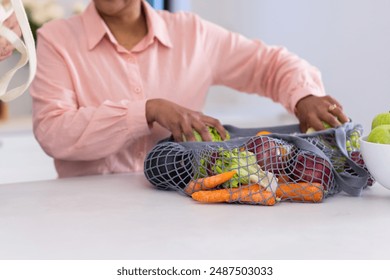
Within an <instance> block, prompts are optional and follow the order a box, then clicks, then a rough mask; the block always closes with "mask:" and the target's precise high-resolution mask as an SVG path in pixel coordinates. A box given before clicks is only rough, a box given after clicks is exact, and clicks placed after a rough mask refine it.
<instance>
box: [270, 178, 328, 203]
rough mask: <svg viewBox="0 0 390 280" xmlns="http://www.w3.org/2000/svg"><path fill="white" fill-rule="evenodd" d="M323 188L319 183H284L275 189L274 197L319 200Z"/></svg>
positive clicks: (321, 196) (308, 200)
mask: <svg viewBox="0 0 390 280" xmlns="http://www.w3.org/2000/svg"><path fill="white" fill-rule="evenodd" d="M323 189H324V188H323V186H322V185H321V184H319V183H303V182H302V183H285V184H280V185H279V186H278V188H277V189H276V197H278V198H280V199H282V200H284V199H285V200H293V201H302V202H303V201H306V202H321V201H322V200H323V198H324V191H323Z"/></svg>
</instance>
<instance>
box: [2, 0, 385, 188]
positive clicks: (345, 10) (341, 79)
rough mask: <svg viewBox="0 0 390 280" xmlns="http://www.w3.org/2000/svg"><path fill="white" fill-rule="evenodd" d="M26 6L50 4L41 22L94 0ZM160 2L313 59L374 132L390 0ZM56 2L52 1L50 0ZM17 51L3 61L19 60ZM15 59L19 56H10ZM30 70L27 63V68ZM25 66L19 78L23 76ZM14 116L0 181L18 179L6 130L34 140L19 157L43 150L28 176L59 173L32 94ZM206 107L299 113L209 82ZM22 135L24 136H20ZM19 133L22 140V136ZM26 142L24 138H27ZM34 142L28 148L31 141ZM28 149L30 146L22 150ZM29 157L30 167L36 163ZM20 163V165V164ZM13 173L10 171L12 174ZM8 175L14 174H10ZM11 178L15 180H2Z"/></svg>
mask: <svg viewBox="0 0 390 280" xmlns="http://www.w3.org/2000/svg"><path fill="white" fill-rule="evenodd" d="M24 2H25V5H26V8H27V6H28V5H30V7H32V6H31V5H33V6H34V5H35V6H37V5H39V4H42V3H46V4H48V3H49V2H51V4H53V3H54V5H52V8H50V9H49V8H47V7H48V6H46V8H45V9H42V8H41V9H40V14H39V13H38V15H36V14H35V20H36V21H38V25H39V24H40V23H42V21H47V20H50V17H54V18H55V17H68V16H71V15H72V14H74V13H78V12H80V11H82V9H83V8H84V7H85V6H86V5H87V4H88V3H89V1H88V0H84V1H72V0H24ZM149 2H151V3H152V4H153V5H155V7H156V8H157V9H169V10H171V11H174V12H176V11H190V12H195V13H197V14H199V15H200V16H201V17H203V18H204V19H206V20H209V21H212V22H215V23H217V24H219V25H221V26H224V27H225V28H227V29H230V30H232V31H234V32H239V33H242V34H243V35H245V36H247V37H249V38H253V39H261V40H263V41H264V42H266V43H267V44H270V45H282V46H285V47H287V48H288V49H289V50H290V51H292V52H294V53H296V54H298V55H299V56H301V57H302V58H304V59H306V60H308V61H309V62H310V63H311V64H313V65H315V66H316V67H317V68H319V69H320V70H321V72H322V76H323V81H324V84H325V88H326V89H327V92H328V93H329V94H331V95H333V96H334V97H335V98H336V99H338V100H339V101H340V102H341V103H342V104H343V106H344V109H345V111H346V112H347V114H348V115H349V116H350V118H351V119H352V120H353V121H354V122H355V123H360V124H362V125H363V127H364V130H365V131H366V132H369V130H370V124H371V120H372V118H373V117H374V116H375V115H376V114H378V113H380V112H386V111H389V110H390V78H389V76H390V53H389V51H388V50H389V49H390V37H389V36H388V30H390V17H389V16H388V11H389V10H390V1H388V0H376V1H359V0H358V1H356V0H343V1H338V0H327V1H310V0H294V1H288V0H240V1H238V0H223V1H221V0H169V1H167V0H165V1H164V0H157V1H153V0H151V1H149ZM49 4H50V3H49ZM16 60H17V55H15V57H13V58H11V59H10V60H8V61H6V62H1V63H0V73H1V72H2V71H4V70H3V69H4V68H5V63H14V62H15V61H16ZM12 61H14V62H12ZM26 71H27V70H26ZM26 71H24V72H23V71H19V72H20V73H18V75H17V76H16V77H15V79H14V81H13V82H14V83H18V80H21V79H22V80H23V79H24V77H25V75H27V72H26ZM7 109H8V114H7V115H8V116H7V117H6V118H3V120H2V121H1V122H0V141H2V143H3V145H2V147H0V183H1V182H4V180H5V181H7V180H9V181H11V180H20V176H18V175H17V176H13V175H10V174H11V173H10V171H7V170H6V169H7V166H9V162H10V160H9V159H10V157H12V159H13V160H14V161H16V159H15V158H17V156H16V154H15V153H16V152H15V151H12V153H11V152H10V151H11V150H12V149H10V148H8V150H7V147H8V146H9V145H6V143H10V142H12V141H14V142H15V141H16V142H17V140H15V139H12V140H9V141H6V139H9V138H7V137H11V138H12V137H16V136H15V135H19V136H20V135H22V134H23V135H28V137H30V138H29V139H30V140H31V143H30V144H26V143H24V142H21V145H23V146H24V148H20V147H19V148H18V149H16V148H15V150H19V151H21V152H19V154H20V158H18V159H17V160H20V159H22V158H23V159H24V160H25V161H26V159H27V158H29V154H28V153H30V154H31V153H32V152H34V153H35V155H36V156H38V155H41V162H42V164H44V165H45V166H44V167H42V168H40V169H39V168H38V169H39V170H34V171H31V175H30V176H27V177H28V178H27V177H26V176H25V178H26V179H30V180H32V179H35V178H39V179H41V178H52V177H53V176H55V174H54V171H53V170H54V169H53V167H52V161H51V159H49V158H47V157H46V156H45V155H44V154H43V152H42V151H40V148H39V146H38V145H37V144H36V143H35V142H34V139H33V137H32V134H31V98H30V96H29V94H28V93H26V94H24V95H23V96H22V97H20V98H18V99H16V100H15V101H12V102H11V103H9V104H7ZM205 112H206V113H207V114H209V115H212V116H215V117H217V118H219V119H220V120H221V122H222V123H225V124H227V123H228V124H233V125H238V126H242V127H244V126H245V127H255V126H273V125H281V124H289V123H296V119H295V117H294V116H292V115H289V114H288V113H286V111H285V109H284V108H283V107H281V106H280V105H278V104H275V103H273V102H272V101H270V100H268V99H266V98H259V97H258V96H252V95H248V94H243V93H238V92H235V91H233V90H231V89H228V88H225V87H214V88H212V89H210V94H209V98H208V102H207V105H206V107H205ZM19 138H20V137H19ZM19 138H18V139H19ZM23 143H24V144H23ZM26 147H28V149H27V148H26ZM23 149H25V150H23ZM34 162H35V161H33V160H32V161H31V164H29V166H30V167H31V166H34ZM15 164H20V162H19V161H18V163H15ZM7 172H8V173H7ZM7 174H8V175H7ZM7 177H9V178H10V179H4V178H7Z"/></svg>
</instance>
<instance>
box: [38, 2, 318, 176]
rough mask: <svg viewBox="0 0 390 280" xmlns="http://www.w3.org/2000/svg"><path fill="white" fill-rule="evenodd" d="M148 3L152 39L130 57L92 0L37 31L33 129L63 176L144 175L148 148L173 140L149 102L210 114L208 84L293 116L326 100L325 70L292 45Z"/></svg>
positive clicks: (146, 40)
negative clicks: (149, 116)
mask: <svg viewBox="0 0 390 280" xmlns="http://www.w3.org/2000/svg"><path fill="white" fill-rule="evenodd" d="M143 5H144V9H145V12H146V18H147V24H148V35H147V36H146V37H145V38H144V39H143V40H142V41H141V42H140V43H139V44H138V45H136V46H135V47H134V48H133V49H132V50H131V51H127V50H126V49H125V48H123V47H122V46H120V45H119V44H118V43H117V41H116V39H115V38H114V36H113V35H112V33H111V32H110V30H109V29H108V27H107V26H106V24H105V23H104V21H103V20H102V19H101V17H100V16H99V15H98V13H97V11H96V9H95V6H94V4H93V2H91V3H90V4H89V6H88V7H87V9H86V11H85V12H84V13H83V14H81V15H79V16H74V17H71V18H69V19H64V20H58V21H52V22H50V23H48V24H46V25H45V26H44V27H42V28H41V29H40V30H39V32H38V47H37V55H38V69H37V75H36V78H35V80H34V82H33V84H32V86H31V90H30V93H31V95H32V97H33V121H34V133H35V136H36V138H37V140H38V141H39V143H40V145H41V146H42V148H43V149H44V151H45V152H46V153H47V154H48V155H50V156H52V157H53V158H54V159H55V166H56V169H57V172H58V174H59V176H60V177H67V176H77V175H87V174H106V173H119V172H132V171H142V170H143V162H144V158H145V156H146V154H147V152H148V151H149V150H150V149H151V148H152V147H153V146H154V145H155V144H156V142H157V141H158V140H160V139H162V138H165V137H167V136H169V132H168V131H166V130H165V129H163V128H162V127H161V126H159V125H158V124H154V126H153V127H152V128H150V127H149V126H148V124H147V122H146V118H145V103H146V101H147V100H148V99H153V98H165V99H168V100H171V101H173V102H176V103H178V104H180V105H182V106H185V107H187V108H190V109H192V110H197V111H201V110H202V108H203V106H204V103H205V99H206V94H207V91H208V89H209V87H210V86H212V85H225V86H229V87H232V88H234V89H237V90H239V91H243V92H248V93H256V94H259V95H263V96H267V97H269V98H272V99H273V100H274V101H275V102H279V103H281V104H282V105H283V106H285V107H286V108H287V110H289V111H290V112H293V110H294V107H295V104H296V103H297V101H298V100H299V99H301V98H302V97H304V96H306V95H309V94H314V95H325V92H324V89H323V85H322V82H321V78H320V74H319V72H318V71H317V70H316V69H315V68H314V67H312V66H310V65H309V64H308V63H307V62H306V61H304V60H302V59H300V58H298V57H297V56H295V55H293V54H291V53H289V52H288V51H287V50H286V49H284V48H280V47H271V46H267V45H265V44H264V43H263V42H261V41H258V40H249V39H247V38H245V37H243V36H241V35H239V34H236V33H232V32H230V31H227V30H225V29H223V28H221V27H218V26H217V25H214V24H212V23H210V22H207V21H205V20H202V19H201V18H199V17H198V16H196V15H194V14H191V13H184V12H180V13H169V12H167V11H155V10H153V9H152V8H151V7H150V6H149V5H148V4H147V3H146V2H144V3H143ZM129 32H131V31H129ZM259 102H261V100H259Z"/></svg>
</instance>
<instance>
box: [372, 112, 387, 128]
mask: <svg viewBox="0 0 390 280" xmlns="http://www.w3.org/2000/svg"><path fill="white" fill-rule="evenodd" d="M383 124H390V112H386V113H381V114H378V115H376V116H375V118H374V119H373V120H372V124H371V129H374V128H375V127H377V126H380V125H383Z"/></svg>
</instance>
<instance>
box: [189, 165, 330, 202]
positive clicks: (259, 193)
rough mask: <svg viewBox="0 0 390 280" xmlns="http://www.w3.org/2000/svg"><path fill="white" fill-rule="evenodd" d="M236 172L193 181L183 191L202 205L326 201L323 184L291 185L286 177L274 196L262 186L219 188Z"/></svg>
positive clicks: (303, 183) (281, 180) (279, 184)
mask: <svg viewBox="0 0 390 280" xmlns="http://www.w3.org/2000/svg"><path fill="white" fill-rule="evenodd" d="M236 172H237V171H236V170H232V171H227V172H223V173H220V174H217V175H213V176H209V177H204V178H199V179H196V180H192V181H190V182H189V183H188V185H187V186H186V187H185V188H184V191H185V192H186V193H187V194H188V195H190V196H191V197H192V198H193V199H194V200H196V201H199V202H202V203H221V202H226V203H232V202H240V203H248V204H259V205H266V206H273V205H275V204H276V203H277V202H278V201H282V200H291V201H301V202H321V201H322V200H323V198H324V192H323V187H322V186H321V184H319V183H306V182H298V183H297V182H288V181H287V180H286V179H285V178H280V180H279V181H280V183H278V187H277V189H276V192H275V193H274V192H272V191H271V190H268V189H267V188H264V187H263V186H261V185H259V184H253V185H241V186H239V187H238V188H222V189H218V187H219V186H221V185H222V184H223V183H225V182H228V181H229V180H231V179H232V178H233V176H234V175H235V174H236Z"/></svg>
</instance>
